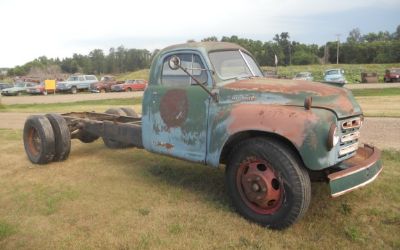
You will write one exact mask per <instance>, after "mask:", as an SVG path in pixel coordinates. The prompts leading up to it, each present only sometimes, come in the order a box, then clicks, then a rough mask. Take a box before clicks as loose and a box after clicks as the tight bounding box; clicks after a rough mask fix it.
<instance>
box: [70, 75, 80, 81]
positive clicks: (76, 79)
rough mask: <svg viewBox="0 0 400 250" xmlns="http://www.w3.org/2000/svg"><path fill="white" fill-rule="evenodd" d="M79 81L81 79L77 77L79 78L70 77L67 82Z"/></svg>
mask: <svg viewBox="0 0 400 250" xmlns="http://www.w3.org/2000/svg"><path fill="white" fill-rule="evenodd" d="M78 80H79V77H77V76H70V77H69V78H68V79H67V81H71V82H72V81H78Z"/></svg>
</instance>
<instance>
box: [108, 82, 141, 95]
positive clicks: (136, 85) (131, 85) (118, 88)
mask: <svg viewBox="0 0 400 250" xmlns="http://www.w3.org/2000/svg"><path fill="white" fill-rule="evenodd" d="M146 87H147V81H146V80H143V79H134V80H126V81H125V82H124V83H122V84H116V85H113V86H111V91H113V92H123V91H128V92H129V91H143V90H145V89H146Z"/></svg>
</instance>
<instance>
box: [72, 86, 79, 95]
mask: <svg viewBox="0 0 400 250" xmlns="http://www.w3.org/2000/svg"><path fill="white" fill-rule="evenodd" d="M76 93H78V89H77V88H76V87H75V86H73V87H72V88H71V94H76Z"/></svg>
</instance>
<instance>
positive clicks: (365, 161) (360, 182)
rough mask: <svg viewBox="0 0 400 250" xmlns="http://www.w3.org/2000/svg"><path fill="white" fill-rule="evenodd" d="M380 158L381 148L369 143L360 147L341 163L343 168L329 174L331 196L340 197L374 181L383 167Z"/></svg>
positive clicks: (340, 166)
mask: <svg viewBox="0 0 400 250" xmlns="http://www.w3.org/2000/svg"><path fill="white" fill-rule="evenodd" d="M380 158H381V152H380V150H379V149H377V148H375V147H373V146H369V145H367V144H365V145H364V147H360V148H359V149H358V150H357V153H356V155H354V156H353V157H351V158H349V159H347V160H345V161H343V162H342V163H340V165H339V168H341V169H342V170H339V171H337V172H334V173H331V174H329V175H328V179H329V186H330V188H331V196H332V197H338V196H340V195H343V194H345V193H347V192H350V191H353V190H354V189H357V188H360V187H363V186H365V185H367V184H369V183H371V182H372V181H374V180H375V179H376V177H378V175H379V174H380V172H381V171H382V169H383V166H382V163H381V159H380Z"/></svg>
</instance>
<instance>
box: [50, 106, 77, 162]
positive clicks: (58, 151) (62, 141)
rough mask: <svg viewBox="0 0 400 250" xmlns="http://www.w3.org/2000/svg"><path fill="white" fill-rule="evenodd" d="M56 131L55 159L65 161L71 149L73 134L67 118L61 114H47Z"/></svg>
mask: <svg viewBox="0 0 400 250" xmlns="http://www.w3.org/2000/svg"><path fill="white" fill-rule="evenodd" d="M46 117H47V119H48V120H49V121H50V124H51V127H52V128H53V132H54V140H55V154H54V158H53V161H64V160H65V159H67V158H68V156H69V152H70V151H71V134H70V132H69V129H68V124H67V122H66V121H65V119H64V118H63V117H62V116H61V115H59V114H47V115H46Z"/></svg>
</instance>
